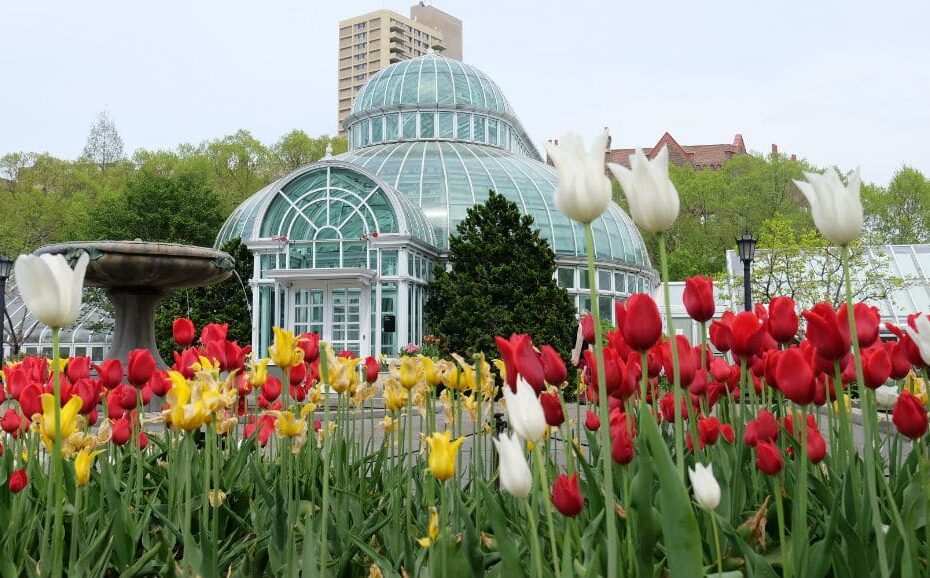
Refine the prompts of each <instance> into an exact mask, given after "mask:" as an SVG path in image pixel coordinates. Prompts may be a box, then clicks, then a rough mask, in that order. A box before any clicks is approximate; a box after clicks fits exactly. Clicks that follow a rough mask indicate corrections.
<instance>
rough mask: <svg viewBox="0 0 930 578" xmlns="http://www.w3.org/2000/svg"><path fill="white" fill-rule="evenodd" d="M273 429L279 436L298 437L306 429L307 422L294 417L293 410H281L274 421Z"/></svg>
mask: <svg viewBox="0 0 930 578" xmlns="http://www.w3.org/2000/svg"><path fill="white" fill-rule="evenodd" d="M274 430H275V432H277V434H278V435H279V436H281V437H288V438H294V437H299V436H302V435H304V432H306V431H307V422H305V421H304V420H302V419H297V418H295V417H294V412H290V411H282V412H280V413H279V414H278V419H276V420H275V422H274Z"/></svg>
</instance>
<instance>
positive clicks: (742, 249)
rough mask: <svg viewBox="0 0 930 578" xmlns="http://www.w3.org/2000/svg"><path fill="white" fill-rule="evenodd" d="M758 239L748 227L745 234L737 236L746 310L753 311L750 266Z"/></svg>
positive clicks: (754, 256)
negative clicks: (741, 263)
mask: <svg viewBox="0 0 930 578" xmlns="http://www.w3.org/2000/svg"><path fill="white" fill-rule="evenodd" d="M756 241H758V239H756V238H755V237H753V236H752V235H751V234H750V233H749V230H748V229H744V230H743V234H742V235H740V236H739V237H737V238H736V250H737V251H738V252H739V260H740V261H742V262H743V301H744V304H745V307H746V311H752V284H751V281H750V266H751V265H752V261H753V260H754V259H755V258H756Z"/></svg>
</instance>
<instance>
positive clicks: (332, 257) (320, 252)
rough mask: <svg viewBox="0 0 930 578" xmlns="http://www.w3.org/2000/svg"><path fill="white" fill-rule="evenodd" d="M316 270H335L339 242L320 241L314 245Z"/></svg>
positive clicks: (337, 261) (337, 262) (337, 264)
mask: <svg viewBox="0 0 930 578" xmlns="http://www.w3.org/2000/svg"><path fill="white" fill-rule="evenodd" d="M315 249H316V263H315V264H314V266H315V267H316V268H317V269H326V268H335V267H338V266H339V242H338V241H320V242H317V243H316V244H315Z"/></svg>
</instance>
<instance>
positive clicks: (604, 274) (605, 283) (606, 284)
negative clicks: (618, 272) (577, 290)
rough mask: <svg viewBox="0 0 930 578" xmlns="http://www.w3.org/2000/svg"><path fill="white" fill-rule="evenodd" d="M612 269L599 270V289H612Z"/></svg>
mask: <svg viewBox="0 0 930 578" xmlns="http://www.w3.org/2000/svg"><path fill="white" fill-rule="evenodd" d="M611 277H612V276H611V274H610V271H600V270H598V272H597V288H598V290H599V291H611V290H612V289H611V286H610V280H611Z"/></svg>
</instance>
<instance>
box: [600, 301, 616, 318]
mask: <svg viewBox="0 0 930 578" xmlns="http://www.w3.org/2000/svg"><path fill="white" fill-rule="evenodd" d="M612 301H613V300H612V299H611V298H610V297H601V296H599V297H598V298H597V303H598V307H597V308H598V312H599V313H600V315H601V319H605V320H609V321H611V322H613V318H614V315H613V313H614V312H613V307H612Z"/></svg>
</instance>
